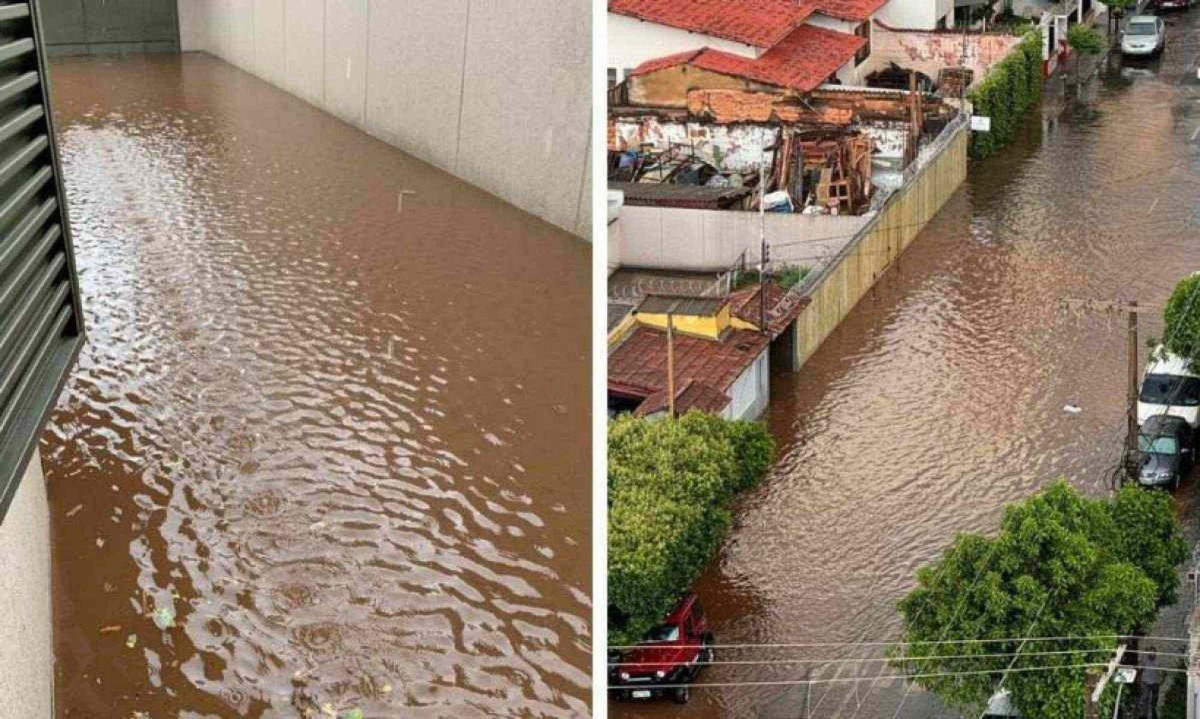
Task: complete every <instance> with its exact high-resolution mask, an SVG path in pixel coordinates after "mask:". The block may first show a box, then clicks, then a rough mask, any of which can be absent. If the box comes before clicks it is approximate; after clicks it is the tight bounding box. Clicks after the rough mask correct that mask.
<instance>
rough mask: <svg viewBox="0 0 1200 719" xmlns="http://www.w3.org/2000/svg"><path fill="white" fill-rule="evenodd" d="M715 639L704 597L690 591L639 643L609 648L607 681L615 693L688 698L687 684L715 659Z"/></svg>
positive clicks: (629, 696) (632, 696)
mask: <svg viewBox="0 0 1200 719" xmlns="http://www.w3.org/2000/svg"><path fill="white" fill-rule="evenodd" d="M712 644H713V636H712V633H711V632H710V631H708V622H707V620H706V619H705V618H704V612H703V610H702V609H701V608H700V600H699V599H698V598H697V597H696V595H695V594H691V593H689V594H687V595H686V596H685V597H684V598H683V599H681V600H679V603H678V604H676V605H675V608H674V609H672V610H671V613H670V614H668V615H667V617H666V618H665V619H664V620H663V622H662V624H660V625H658V626H657V627H655V628H654V629H653V630H651V631H650V632H649V633H648V634H647V635H646V638H645V639H643V640H642V641H641V642H640V643H638V645H637V646H636V647H634V648H633V649H629V650H626V651H624V652H618V653H610V655H609V671H608V685H609V687H610V688H612V689H613V690H614V691H613V694H614V698H616V699H652V698H655V697H663V696H669V697H671V698H672V699H673V700H675V702H676V703H679V704H686V703H687V701H688V699H689V698H690V696H691V692H690V691H689V689H688V686H687V685H688V684H690V683H692V682H693V681H695V680H696V676H697V675H698V674H699V673H700V669H701V668H703V667H704V666H706V665H707V664H710V663H711V662H712V660H713V647H712Z"/></svg>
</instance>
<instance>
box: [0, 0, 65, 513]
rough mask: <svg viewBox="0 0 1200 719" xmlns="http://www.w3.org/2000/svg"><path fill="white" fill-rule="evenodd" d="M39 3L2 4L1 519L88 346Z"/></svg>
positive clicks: (0, 71)
mask: <svg viewBox="0 0 1200 719" xmlns="http://www.w3.org/2000/svg"><path fill="white" fill-rule="evenodd" d="M41 38H42V33H41V26H40V22H39V20H38V14H37V5H36V3H0V522H2V521H3V518H4V514H5V512H6V511H7V510H8V505H9V504H10V503H11V502H12V498H13V495H14V494H15V493H16V490H17V483H18V482H19V481H20V478H21V476H22V474H23V473H24V470H25V465H26V463H27V462H28V460H29V457H30V456H31V454H32V453H33V450H34V449H35V448H36V446H37V441H38V435H39V434H40V433H41V430H42V427H43V425H44V423H45V420H46V416H47V414H48V413H49V411H50V408H51V407H53V406H54V402H55V399H56V398H57V396H58V393H59V391H60V390H61V388H62V385H63V382H64V381H65V380H66V376H67V372H68V371H69V369H70V367H71V365H72V364H73V362H74V360H75V357H76V355H77V354H78V352H79V348H80V347H81V346H82V344H83V321H82V319H81V318H82V314H81V311H80V309H81V308H80V305H79V287H78V283H77V281H76V276H75V264H74V258H73V255H72V252H71V239H70V230H69V228H68V226H67V216H66V207H65V194H64V193H63V187H62V179H61V171H60V169H59V164H58V153H57V149H56V147H55V143H54V129H53V125H52V124H51V119H50V105H49V100H50V93H49V88H48V87H47V84H46V76H47V73H46V61H45V54H44V52H43V48H42V41H41Z"/></svg>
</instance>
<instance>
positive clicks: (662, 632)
mask: <svg viewBox="0 0 1200 719" xmlns="http://www.w3.org/2000/svg"><path fill="white" fill-rule="evenodd" d="M676 641H679V627H677V626H675V625H673V624H660V625H658V626H657V627H655V628H654V629H651V630H650V633H649V634H647V635H646V642H647V643H649V642H676Z"/></svg>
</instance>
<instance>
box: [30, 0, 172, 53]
mask: <svg viewBox="0 0 1200 719" xmlns="http://www.w3.org/2000/svg"><path fill="white" fill-rule="evenodd" d="M38 7H39V8H40V9H41V12H42V20H43V22H44V25H45V40H46V47H47V50H48V51H50V52H52V53H60V54H62V53H109V52H175V51H178V50H179V18H178V16H177V14H176V0H38Z"/></svg>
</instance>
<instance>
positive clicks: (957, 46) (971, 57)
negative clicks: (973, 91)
mask: <svg viewBox="0 0 1200 719" xmlns="http://www.w3.org/2000/svg"><path fill="white" fill-rule="evenodd" d="M873 37H874V45H873V46H872V49H871V58H870V59H869V60H868V61H867V62H866V63H865V64H864V68H865V72H866V73H867V74H870V73H872V72H874V71H876V70H879V69H882V68H885V67H887V65H888V63H890V62H894V63H896V64H897V65H899V66H900V67H903V68H907V69H910V70H916V71H918V72H922V73H925V74H926V75H928V76H929V77H931V78H933V79H934V80H937V78H938V71H939V70H940V69H941V68H944V67H959V66H961V65H963V64H964V62H963V61H964V58H965V60H966V62H965V65H966V66H967V67H968V68H970V69H971V70H973V71H974V73H975V79H974V81H975V82H979V81H980V80H982V79H983V77H984V76H985V75H987V73H988V71H989V70H991V69H992V66H993V65H995V64H996V63H998V62H1000V61H1001V60H1003V59H1004V58H1006V57H1008V54H1009V53H1010V52H1012V50H1013V48H1014V47H1016V46H1017V45H1019V44H1021V37H1020V36H1018V35H1005V34H999V33H997V34H987V35H980V34H972V35H961V34H955V33H953V32H916V31H903V30H893V29H889V28H886V27H883V26H881V25H878V24H877V26H876V28H875V32H874V35H873ZM964 50H965V52H964Z"/></svg>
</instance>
